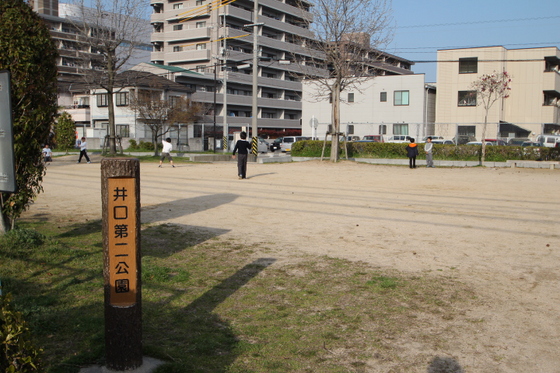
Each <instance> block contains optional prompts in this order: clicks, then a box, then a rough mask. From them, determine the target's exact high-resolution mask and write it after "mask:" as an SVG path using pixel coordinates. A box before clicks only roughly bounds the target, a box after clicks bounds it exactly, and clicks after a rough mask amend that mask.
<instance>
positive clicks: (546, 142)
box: [537, 135, 560, 148]
mask: <svg viewBox="0 0 560 373" xmlns="http://www.w3.org/2000/svg"><path fill="white" fill-rule="evenodd" d="M537 142H540V143H542V144H543V146H546V147H547V148H555V147H557V146H558V144H559V143H560V136H559V135H540V136H539V137H538V138H537Z"/></svg>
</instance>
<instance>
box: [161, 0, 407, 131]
mask: <svg viewBox="0 0 560 373" xmlns="http://www.w3.org/2000/svg"><path fill="white" fill-rule="evenodd" d="M150 4H151V5H152V7H153V14H152V16H151V23H152V25H153V33H152V39H151V40H152V44H153V46H154V51H153V52H152V57H151V62H152V63H154V64H156V65H160V66H169V67H174V68H177V67H179V68H183V69H186V70H191V71H197V72H200V73H201V74H203V75H204V76H205V77H206V78H211V79H214V76H215V77H216V79H217V80H218V82H217V84H216V85H214V86H213V85H209V84H208V83H207V81H204V80H201V83H200V84H197V83H196V82H192V80H191V81H189V82H188V83H186V84H191V85H194V86H196V87H194V88H195V89H196V93H195V94H193V100H196V101H200V102H204V103H207V104H209V105H212V106H213V105H214V103H216V105H215V107H216V121H217V122H218V124H219V125H222V124H226V125H227V127H228V128H229V132H230V133H231V132H233V131H238V130H239V128H240V127H244V126H250V125H251V123H252V116H253V113H252V95H253V92H252V66H251V64H252V58H253V49H254V48H253V42H254V39H253V35H254V34H253V29H256V33H257V45H258V48H257V53H258V55H259V57H260V58H261V59H267V60H266V61H265V60H260V62H259V64H258V73H257V74H258V89H257V92H256V94H257V107H258V109H257V113H255V114H256V116H257V127H258V132H259V134H264V135H266V134H269V135H271V136H275V135H281V134H282V132H283V131H299V130H301V128H302V127H301V120H302V102H301V97H302V85H301V81H300V76H301V72H302V70H301V69H302V68H301V65H305V66H306V68H309V67H310V66H311V69H314V71H315V72H316V74H318V75H325V74H326V73H327V72H326V70H322V69H320V68H317V67H315V65H313V63H314V62H313V58H312V54H314V53H312V52H311V51H310V50H308V49H307V48H306V46H305V44H306V41H307V40H311V39H313V34H312V33H311V31H310V30H309V29H308V28H307V24H306V22H305V19H307V18H309V17H310V14H309V12H308V10H309V7H310V6H312V5H311V3H310V2H308V1H306V0H304V1H300V0H299V1H298V0H260V1H259V2H258V10H257V16H256V17H255V14H254V3H253V1H251V0H236V1H235V2H227V5H223V4H224V3H221V2H219V1H211V0H150ZM302 7H303V9H302ZM306 9H307V10H306ZM252 24H260V26H259V27H253V26H250V25H252ZM376 62H377V63H376V64H375V68H376V69H377V70H378V71H381V74H383V73H388V74H405V73H408V74H410V73H411V71H410V66H411V65H412V63H411V62H410V61H407V60H404V59H401V58H399V57H396V56H390V55H384V57H383V58H382V59H381V60H378V61H376ZM307 71H309V70H307ZM189 78H192V76H190V77H189ZM176 81H177V82H183V78H181V77H179V78H177V80H176ZM213 89H216V92H214V91H213ZM224 99H225V102H224ZM224 116H225V119H226V121H224ZM212 124H213V123H208V122H207V123H205V126H206V127H208V126H212ZM220 131H221V127H220ZM206 132H207V133H209V131H206ZM217 136H219V134H217Z"/></svg>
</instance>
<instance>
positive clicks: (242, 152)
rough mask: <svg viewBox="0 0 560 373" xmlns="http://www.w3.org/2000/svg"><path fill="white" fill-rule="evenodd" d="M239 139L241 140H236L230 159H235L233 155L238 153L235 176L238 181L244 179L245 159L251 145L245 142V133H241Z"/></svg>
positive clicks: (245, 174)
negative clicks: (237, 177)
mask: <svg viewBox="0 0 560 373" xmlns="http://www.w3.org/2000/svg"><path fill="white" fill-rule="evenodd" d="M240 137H241V139H240V140H237V142H236V143H235V147H234V148H233V154H232V156H231V157H232V158H233V159H235V153H239V155H238V156H237V176H239V179H246V178H247V157H248V155H249V151H250V150H251V143H250V142H249V141H247V132H245V131H243V132H241V134H240Z"/></svg>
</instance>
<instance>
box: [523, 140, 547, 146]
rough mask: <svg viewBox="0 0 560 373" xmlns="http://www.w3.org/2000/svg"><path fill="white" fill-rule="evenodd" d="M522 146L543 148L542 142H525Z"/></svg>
mask: <svg viewBox="0 0 560 373" xmlns="http://www.w3.org/2000/svg"><path fill="white" fill-rule="evenodd" d="M521 146H539V147H540V146H543V143H542V142H535V141H523V143H521Z"/></svg>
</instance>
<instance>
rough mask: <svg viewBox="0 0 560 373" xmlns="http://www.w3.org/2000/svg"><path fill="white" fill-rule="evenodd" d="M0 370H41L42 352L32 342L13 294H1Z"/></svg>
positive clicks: (8, 371) (7, 371)
mask: <svg viewBox="0 0 560 373" xmlns="http://www.w3.org/2000/svg"><path fill="white" fill-rule="evenodd" d="M0 347H1V348H0V372H6V373H11V372H39V371H41V370H40V366H41V360H40V357H41V354H42V352H43V350H41V349H37V348H36V347H35V346H34V345H33V343H32V342H31V332H30V330H29V328H28V326H27V323H26V322H25V320H24V319H23V316H22V315H21V313H20V312H17V311H15V310H14V308H13V306H12V305H11V295H10V294H6V295H0Z"/></svg>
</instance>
